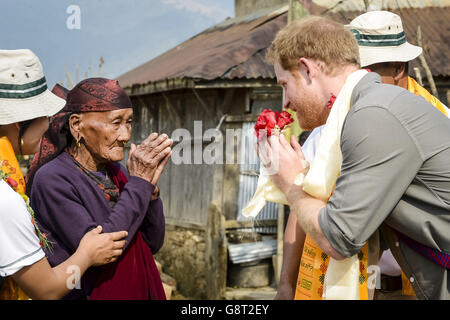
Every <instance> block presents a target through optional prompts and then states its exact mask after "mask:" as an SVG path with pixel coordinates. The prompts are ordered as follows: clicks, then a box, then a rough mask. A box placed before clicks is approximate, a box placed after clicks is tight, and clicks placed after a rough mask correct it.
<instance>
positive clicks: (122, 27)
mask: <svg viewBox="0 0 450 320" xmlns="http://www.w3.org/2000/svg"><path fill="white" fill-rule="evenodd" d="M70 5H76V6H78V7H79V9H80V16H79V17H80V22H81V24H80V29H73V30H71V29H69V28H68V27H67V24H66V23H67V20H68V19H69V20H71V19H70V18H71V16H72V13H67V9H68V7H69V6H70ZM233 16H234V0H39V1H37V0H1V1H0V49H23V48H29V49H31V50H32V51H33V52H35V53H36V54H37V55H38V57H39V58H40V60H41V62H42V65H43V67H44V72H45V74H46V77H47V81H48V84H49V87H50V88H51V87H53V85H54V84H55V83H57V82H58V83H59V82H61V81H62V80H63V81H64V84H65V85H66V86H67V83H68V82H67V77H66V73H65V66H66V67H67V70H68V71H69V72H70V74H71V75H72V77H73V81H74V82H75V81H76V74H77V72H76V70H77V66H78V80H81V79H82V78H83V77H84V75H85V72H88V76H99V64H100V57H103V59H104V61H105V63H104V64H103V67H102V72H101V76H103V77H106V78H115V77H118V76H119V75H121V74H123V73H125V72H127V71H129V70H131V69H133V68H135V67H137V66H139V65H141V64H142V63H145V62H147V61H149V60H151V59H152V58H154V57H156V56H158V55H159V54H161V53H163V52H165V51H167V50H169V49H170V48H172V47H174V46H176V45H177V44H179V43H181V42H183V41H184V40H187V39H189V38H190V37H192V36H194V35H196V34H197V33H199V32H201V31H203V30H205V29H207V28H208V27H210V26H212V25H214V24H216V23H218V22H220V21H223V20H225V19H226V18H227V17H233ZM71 21H73V20H71ZM90 67H91V68H90Z"/></svg>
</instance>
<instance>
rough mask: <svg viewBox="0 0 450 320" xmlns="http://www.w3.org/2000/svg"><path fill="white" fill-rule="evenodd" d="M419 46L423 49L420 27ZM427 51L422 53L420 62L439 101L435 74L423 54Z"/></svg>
mask: <svg viewBox="0 0 450 320" xmlns="http://www.w3.org/2000/svg"><path fill="white" fill-rule="evenodd" d="M417 45H418V46H419V47H421V48H423V44H422V29H421V28H420V26H417ZM424 51H425V50H423V51H422V54H421V55H420V56H419V60H420V62H421V63H422V67H423V68H424V69H425V74H426V75H427V79H428V83H429V84H430V88H431V92H432V93H433V95H434V96H435V97H436V98H438V99H439V95H438V91H437V89H436V84H435V83H434V79H433V74H432V73H431V70H430V67H429V66H428V63H427V61H426V60H425V56H424V54H423V52H424Z"/></svg>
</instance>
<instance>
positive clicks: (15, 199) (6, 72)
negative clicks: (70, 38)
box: [0, 49, 127, 299]
mask: <svg viewBox="0 0 450 320" xmlns="http://www.w3.org/2000/svg"><path fill="white" fill-rule="evenodd" d="M64 105H65V100H64V99H61V98H59V97H57V96H56V95H54V94H53V93H52V92H50V91H49V90H48V89H47V82H46V80H45V76H44V73H43V70H42V65H41V63H40V61H39V59H38V57H37V56H36V55H35V54H34V53H33V52H31V51H30V50H27V49H23V50H0V278H1V277H3V278H5V281H4V282H3V289H2V290H1V293H0V298H1V299H26V295H28V297H30V298H32V299H58V298H60V297H62V296H63V295H64V294H66V293H67V292H69V290H70V289H71V288H70V286H69V285H68V283H69V281H68V280H69V277H70V276H71V274H72V273H67V270H68V269H67V268H68V267H69V266H78V267H79V270H80V271H81V273H84V271H86V270H87V268H89V267H90V266H91V265H101V264H105V263H109V262H112V261H114V260H116V259H117V258H118V256H120V254H121V253H122V248H123V246H124V245H125V241H124V240H121V239H122V238H124V237H125V236H126V235H127V232H125V231H120V232H115V233H109V234H108V233H105V234H101V231H102V228H101V227H100V226H98V227H97V228H95V229H92V230H91V231H89V232H87V233H86V235H85V236H84V237H83V239H82V240H81V242H80V244H79V247H78V249H77V251H76V252H75V253H74V254H73V255H72V256H71V257H69V258H68V259H67V260H66V261H64V262H63V263H61V264H59V265H58V266H55V267H54V268H51V267H50V264H49V263H48V261H47V259H46V258H45V254H44V251H43V250H42V246H47V247H51V244H50V243H48V241H47V240H46V235H45V234H42V233H41V232H40V230H39V226H38V224H37V222H36V221H35V219H34V212H33V210H32V209H31V207H30V205H29V200H28V197H27V196H26V195H25V183H24V179H23V175H22V173H21V171H20V167H19V165H18V162H17V158H16V156H17V155H25V154H34V153H35V152H36V151H37V148H38V144H39V140H40V138H41V136H42V135H43V134H44V132H45V131H46V130H47V128H48V125H49V124H48V117H49V116H52V115H54V114H56V113H57V112H58V111H59V110H61V109H62V108H63V107H64ZM12 280H14V281H15V283H14V281H12ZM16 283H17V284H18V285H19V286H20V288H22V289H23V291H24V292H25V294H26V295H23V293H20V292H21V291H20V290H19V289H18V288H17V284H16Z"/></svg>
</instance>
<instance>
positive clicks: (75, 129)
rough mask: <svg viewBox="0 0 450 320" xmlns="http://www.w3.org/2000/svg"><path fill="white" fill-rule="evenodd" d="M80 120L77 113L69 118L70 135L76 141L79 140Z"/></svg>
mask: <svg viewBox="0 0 450 320" xmlns="http://www.w3.org/2000/svg"><path fill="white" fill-rule="evenodd" d="M81 118H82V115H81V114H78V113H73V114H71V115H70V117H69V128H70V133H71V134H72V137H74V139H75V140H77V141H78V140H80V139H81Z"/></svg>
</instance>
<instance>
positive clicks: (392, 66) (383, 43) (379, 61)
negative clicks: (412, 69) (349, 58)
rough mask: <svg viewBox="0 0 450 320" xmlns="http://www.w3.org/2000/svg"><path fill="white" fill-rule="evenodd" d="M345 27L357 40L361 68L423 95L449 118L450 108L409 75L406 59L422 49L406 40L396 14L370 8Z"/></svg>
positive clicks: (413, 56)
mask: <svg viewBox="0 0 450 320" xmlns="http://www.w3.org/2000/svg"><path fill="white" fill-rule="evenodd" d="M346 27H347V28H348V29H350V30H351V31H352V32H353V34H354V35H355V38H356V40H357V41H358V46H359V56H360V59H361V67H363V68H367V69H370V70H371V71H373V72H376V73H378V74H379V75H380V76H381V80H382V81H383V83H387V84H392V85H397V86H400V87H402V88H405V89H407V90H409V91H411V92H412V93H415V94H417V95H420V96H423V97H424V98H425V99H426V100H427V101H428V102H430V103H431V104H432V105H434V106H435V107H436V108H438V109H439V110H440V111H441V112H442V113H443V114H444V115H446V116H447V117H450V110H449V109H448V108H447V107H446V106H445V105H444V104H442V103H441V102H440V101H439V100H438V99H437V98H436V97H434V96H432V95H431V94H430V93H429V92H428V91H427V90H426V89H425V88H423V87H422V86H420V85H419V84H418V83H417V82H416V81H415V80H414V79H413V78H412V77H409V76H408V65H409V64H408V62H409V61H412V60H414V59H415V58H417V57H418V56H420V55H421V54H422V51H423V50H422V48H421V47H418V46H415V45H412V44H410V43H409V42H408V41H407V39H406V35H405V32H404V30H403V24H402V20H401V18H400V16H399V15H397V14H395V13H392V12H389V11H369V12H366V13H364V14H362V15H360V16H358V17H356V18H355V19H353V20H352V21H351V22H350V24H348V25H347V26H346Z"/></svg>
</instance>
